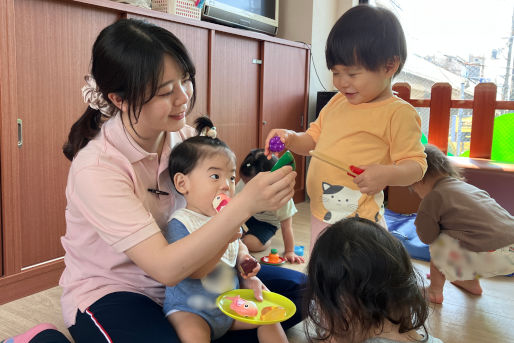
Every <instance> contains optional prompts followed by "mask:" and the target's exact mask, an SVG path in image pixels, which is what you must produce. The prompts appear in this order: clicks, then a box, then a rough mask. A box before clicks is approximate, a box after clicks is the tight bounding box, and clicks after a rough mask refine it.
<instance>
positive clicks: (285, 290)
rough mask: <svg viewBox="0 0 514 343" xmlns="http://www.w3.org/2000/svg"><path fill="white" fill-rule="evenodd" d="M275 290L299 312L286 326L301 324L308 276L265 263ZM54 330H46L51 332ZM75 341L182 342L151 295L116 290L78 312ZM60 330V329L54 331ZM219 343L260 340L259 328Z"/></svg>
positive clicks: (230, 334) (39, 342) (268, 283)
mask: <svg viewBox="0 0 514 343" xmlns="http://www.w3.org/2000/svg"><path fill="white" fill-rule="evenodd" d="M257 276H258V277H259V278H260V279H261V280H262V282H263V283H264V284H265V285H266V286H267V287H268V288H269V289H270V290H271V291H272V292H276V293H279V294H282V295H283V296H285V297H287V298H289V299H291V301H293V302H294V303H295V305H296V308H297V311H296V313H295V315H294V316H293V317H291V318H290V319H288V320H287V321H285V322H283V323H282V326H283V327H284V329H288V328H290V327H292V326H294V325H296V324H298V323H299V322H300V321H301V320H302V319H303V316H302V314H301V301H302V295H303V291H304V287H305V281H306V279H305V275H304V274H302V273H299V272H297V271H294V270H290V269H286V268H281V267H274V266H266V265H262V266H261V270H260V272H259V274H258V275H257ZM50 331H54V330H46V331H43V332H42V333H48V332H50ZM69 331H70V333H71V335H72V337H73V339H74V340H75V342H76V343H96V342H116V343H118V342H119V343H132V342H134V343H136V342H137V343H140V342H152V343H160V342H162V343H179V342H180V341H179V339H178V337H177V335H176V333H175V330H174V329H173V327H172V326H171V324H170V323H169V322H168V320H167V319H166V317H165V316H164V314H163V312H162V307H161V306H159V305H157V304H156V303H155V302H153V301H152V300H150V299H149V298H148V297H146V296H143V295H141V294H137V293H130V292H117V293H112V294H109V295H106V296H105V297H103V298H101V299H100V300H98V301H97V302H95V303H94V304H93V305H91V306H90V307H89V308H88V309H87V310H86V311H85V312H84V313H81V312H80V311H77V317H76V323H75V325H73V326H71V327H70V328H69ZM55 333H57V332H55ZM38 336H39V335H37V336H36V337H34V339H32V340H31V343H61V342H67V340H66V338H64V336H63V338H64V339H65V340H55V341H49V340H39V337H38ZM215 342H216V343H232V342H245V343H252V342H256V343H257V342H258V339H257V330H255V329H254V330H244V331H229V332H228V333H227V334H226V335H225V336H223V337H221V338H220V339H218V340H216V341H215Z"/></svg>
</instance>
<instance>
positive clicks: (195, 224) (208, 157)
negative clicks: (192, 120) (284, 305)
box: [163, 117, 287, 343]
mask: <svg viewBox="0 0 514 343" xmlns="http://www.w3.org/2000/svg"><path fill="white" fill-rule="evenodd" d="M196 130H197V133H198V134H199V135H198V136H194V137H191V138H189V139H187V140H185V141H184V142H182V143H180V144H179V145H177V146H176V147H175V148H174V149H173V151H172V152H171V156H170V163H169V173H170V177H171V179H172V181H173V184H174V186H175V189H176V190H177V191H178V192H179V193H180V194H182V195H183V196H184V198H185V200H186V207H185V208H183V209H180V210H178V211H176V212H175V213H174V214H173V217H172V220H171V221H170V223H169V225H168V228H167V231H166V238H167V240H168V242H169V243H174V242H177V241H179V240H181V239H182V238H184V237H186V236H188V235H190V234H193V233H194V232H195V231H196V230H197V229H199V228H200V227H201V226H203V225H204V224H206V223H207V222H208V221H209V220H210V219H211V217H213V216H215V215H216V213H217V209H215V207H214V206H213V200H214V198H215V197H217V196H219V195H221V194H222V195H224V196H228V197H229V198H230V197H232V196H234V190H235V179H236V175H235V173H236V161H235V155H234V153H233V152H232V151H231V150H230V148H229V147H228V146H227V145H226V144H225V143H224V142H223V141H221V140H220V139H218V138H217V137H216V135H217V134H216V129H215V128H214V127H213V125H212V122H211V120H210V119H209V118H207V117H200V118H198V119H197V120H196ZM216 206H217V205H216ZM220 209H221V206H220V207H218V210H220ZM239 237H240V234H239V235H236V236H235V237H234V240H233V241H232V242H230V243H228V244H226V245H224V246H223V247H221V249H220V251H219V253H218V254H217V255H216V256H215V257H214V258H213V259H211V260H208V261H206V262H205V264H204V265H203V266H202V267H200V268H198V269H197V270H195V271H193V272H192V273H191V274H190V275H189V276H188V277H187V278H186V279H185V280H183V281H181V282H180V283H179V284H177V285H175V286H173V287H167V288H166V297H165V300H164V305H163V311H164V313H165V314H166V316H167V317H168V320H169V321H170V323H171V324H172V325H173V327H174V328H175V330H176V331H177V334H178V336H179V338H180V340H181V342H192V343H199V342H210V341H211V339H218V338H220V337H221V336H223V335H224V334H225V333H226V332H227V331H228V330H247V329H253V328H256V327H257V325H252V324H247V323H243V322H239V321H234V320H233V319H232V318H230V317H228V316H226V315H225V314H223V313H222V312H221V310H219V309H218V308H217V306H216V298H217V297H218V296H219V295H220V294H221V293H224V292H226V291H229V290H232V289H236V288H239V280H238V275H237V270H236V266H238V265H240V264H241V263H242V262H244V261H246V260H248V259H252V260H253V257H251V256H250V255H249V253H248V249H247V248H246V246H245V244H244V243H243V242H241V241H240V240H239ZM191 253H194V252H191ZM259 270H260V265H259V264H258V263H256V266H255V267H254V268H253V270H250V271H247V272H241V273H240V276H241V277H242V278H243V279H247V280H252V279H256V280H257V278H256V276H255V275H257V272H259ZM257 335H258V338H259V342H261V343H263V342H270V343H271V342H287V338H286V336H285V333H284V330H283V329H282V327H281V326H280V324H279V323H276V324H272V325H264V326H259V327H257Z"/></svg>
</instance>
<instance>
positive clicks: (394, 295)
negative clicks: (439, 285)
mask: <svg viewBox="0 0 514 343" xmlns="http://www.w3.org/2000/svg"><path fill="white" fill-rule="evenodd" d="M422 284H423V281H422V277H421V276H420V275H419V274H418V273H417V272H415V271H414V269H413V267H412V263H411V261H410V258H409V255H408V254H407V251H406V250H405V248H404V247H403V245H402V243H401V242H400V241H398V240H397V239H396V238H395V237H393V236H392V235H391V234H390V233H389V232H387V231H386V230H385V229H384V228H382V227H380V226H379V225H377V224H376V223H374V222H372V221H370V220H367V219H363V218H348V219H344V220H341V221H339V222H337V223H335V224H333V225H331V226H329V227H328V228H326V229H325V230H324V231H323V232H322V234H321V235H320V236H319V238H318V240H317V241H316V244H315V245H314V248H313V250H312V254H311V257H310V261H309V265H308V284H307V292H306V294H305V297H304V308H305V310H306V312H307V314H308V316H309V318H310V320H311V321H312V324H313V327H314V335H311V333H312V327H311V326H310V325H309V324H307V323H306V325H305V330H306V331H307V334H308V336H309V339H310V340H311V342H312V340H313V339H314V340H328V339H329V338H334V339H335V341H337V339H341V338H343V337H344V338H345V339H346V340H347V341H349V342H353V341H359V342H360V340H363V339H366V338H368V337H362V335H366V334H367V333H369V332H378V333H380V331H381V329H383V327H384V323H385V321H386V320H388V321H390V322H391V323H393V324H395V325H398V327H399V332H400V333H405V332H408V331H411V330H414V329H418V328H420V327H423V328H425V326H424V323H425V321H426V319H427V317H428V305H427V303H426V301H425V297H424V294H423V291H422V290H421V289H420V287H421V286H422ZM425 331H426V330H425ZM359 339H360V340H359Z"/></svg>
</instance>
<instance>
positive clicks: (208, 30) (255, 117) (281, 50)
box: [0, 0, 309, 304]
mask: <svg viewBox="0 0 514 343" xmlns="http://www.w3.org/2000/svg"><path fill="white" fill-rule="evenodd" d="M124 17H128V18H139V19H145V20H148V21H150V22H153V23H155V24H157V25H160V26H162V27H164V28H166V29H168V30H170V31H171V32H173V33H174V34H176V35H177V36H178V37H179V38H180V39H181V40H182V41H183V42H184V44H185V45H186V47H187V48H188V50H189V51H190V52H191V55H192V58H193V60H194V62H195V65H196V67H197V76H196V81H197V84H196V90H197V102H196V105H195V108H194V110H193V112H192V114H191V115H190V117H189V118H188V121H189V122H192V121H193V120H194V118H196V117H197V116H199V115H202V114H209V115H210V116H211V117H212V119H213V121H214V122H215V124H216V125H217V127H218V130H219V133H220V137H221V138H222V139H223V140H225V141H226V142H227V143H228V144H229V145H230V146H231V148H232V149H233V150H234V151H235V153H236V155H237V158H238V161H239V162H240V161H241V160H242V158H244V156H245V155H246V154H247V153H248V151H249V150H250V149H251V148H255V147H257V146H262V145H263V142H264V141H263V137H265V135H266V133H267V132H268V131H269V129H271V128H272V127H287V128H291V129H295V130H303V129H304V128H305V123H306V101H307V97H308V94H307V83H308V80H307V78H308V65H309V60H308V59H309V54H308V48H307V47H304V46H302V44H300V43H294V42H289V41H286V40H282V39H277V38H273V37H268V36H266V35H262V34H258V33H254V32H249V31H243V30H238V29H233V28H228V27H224V26H220V25H216V24H212V23H205V22H199V21H194V20H190V19H186V18H181V17H176V16H171V15H167V14H164V13H159V12H155V11H150V10H144V9H140V8H137V7H134V6H130V5H125V4H120V3H117V2H112V1H107V0H105V1H103V0H91V1H88V0H77V1H71V0H69V1H64V0H62V1H59V0H0V22H1V23H2V30H1V31H0V124H1V125H0V130H1V131H0V132H1V137H0V143H1V144H0V176H1V180H0V185H1V188H0V191H1V199H0V204H1V211H2V212H1V214H2V215H1V218H0V219H1V228H0V234H1V235H0V272H1V273H0V304H1V303H5V302H7V301H10V300H13V299H16V298H19V297H21V296H25V295H28V294H31V293H33V292H36V291H39V290H42V289H45V288H48V287H51V286H54V285H56V284H57V281H58V279H59V277H60V274H61V272H62V269H63V267H64V264H63V261H62V256H63V253H64V252H63V249H62V247H61V244H60V237H61V236H62V235H63V234H64V232H65V219H64V212H65V206H66V199H65V187H66V179H67V173H68V168H69V162H68V161H67V160H66V158H65V157H64V155H63V154H62V151H61V147H62V145H63V143H64V142H65V140H66V136H67V134H68V132H69V129H70V127H71V125H72V123H73V122H74V121H75V120H76V119H77V118H78V117H79V116H80V115H81V114H82V113H83V111H84V110H85V104H84V103H83V100H82V94H81V88H82V86H83V85H84V75H85V74H87V73H88V71H89V64H90V57H91V47H92V44H93V42H94V40H95V38H96V36H97V35H98V33H99V32H100V30H101V29H103V28H104V27H105V26H107V25H109V24H111V23H113V22H115V21H116V20H118V19H119V18H124ZM263 123H266V125H263ZM21 135H22V137H21ZM22 138H23V143H22V144H21V145H20V146H19V144H18V143H19V141H21V139H22ZM298 162H299V163H298V165H299V175H298V180H297V196H296V199H297V200H303V193H304V181H303V179H304V160H303V159H300V160H298Z"/></svg>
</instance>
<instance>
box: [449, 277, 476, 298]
mask: <svg viewBox="0 0 514 343" xmlns="http://www.w3.org/2000/svg"><path fill="white" fill-rule="evenodd" d="M452 284H454V285H455V286H457V287H459V288H462V289H463V290H465V291H466V292H469V293H471V294H474V295H482V287H480V282H479V281H478V280H477V279H475V280H464V281H453V282H452Z"/></svg>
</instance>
